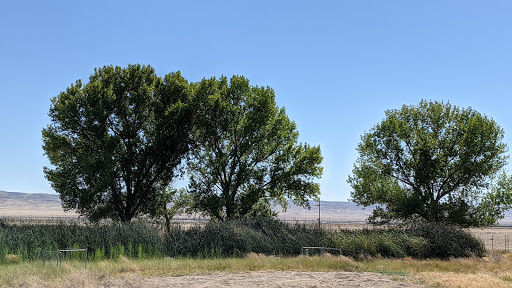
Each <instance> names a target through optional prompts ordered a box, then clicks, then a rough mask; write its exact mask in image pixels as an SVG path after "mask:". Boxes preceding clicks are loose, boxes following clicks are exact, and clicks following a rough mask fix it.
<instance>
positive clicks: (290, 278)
mask: <svg viewBox="0 0 512 288" xmlns="http://www.w3.org/2000/svg"><path fill="white" fill-rule="evenodd" d="M404 281H405V278H400V277H399V276H386V275H382V274H377V273H355V272H274V271H264V272H247V273H224V272H217V273H213V274H211V275H191V276H179V277H151V278H143V277H140V276H137V275H133V276H131V277H127V278H112V279H108V280H105V281H103V282H101V283H99V284H100V285H101V286H103V287H173V288H174V287H176V288H181V287H183V288H185V287H194V288H200V287H218V288H230V287H246V288H248V287H262V286H265V287H266V288H271V287H272V288H273V287H346V288H355V287H368V288H377V287H389V288H413V287H424V286H419V285H414V284H411V283H407V282H404Z"/></svg>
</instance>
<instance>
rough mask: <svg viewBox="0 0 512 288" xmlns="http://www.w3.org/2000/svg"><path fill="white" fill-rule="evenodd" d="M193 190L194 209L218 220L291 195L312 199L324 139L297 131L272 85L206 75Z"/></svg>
mask: <svg viewBox="0 0 512 288" xmlns="http://www.w3.org/2000/svg"><path fill="white" fill-rule="evenodd" d="M194 86H195V88H194V93H195V96H196V97H197V99H198V101H200V103H201V108H200V112H199V117H198V118H199V120H198V129H197V131H196V133H195V139H196V145H197V147H196V148H195V149H194V151H193V153H192V159H191V161H190V163H189V170H188V171H189V175H190V185H189V191H190V192H191V194H192V195H193V201H194V205H195V208H196V209H199V210H200V211H202V212H203V213H205V214H207V215H209V216H210V217H213V218H215V219H218V220H226V219H232V218H238V217H243V216H245V215H248V214H264V215H269V214H273V212H272V205H273V204H279V205H281V206H282V207H285V208H286V206H287V200H288V199H292V200H293V201H294V202H295V204H298V205H301V206H305V207H309V202H308V199H317V197H318V195H319V185H318V183H315V182H314V180H315V179H317V178H319V177H320V175H321V172H322V168H321V167H320V164H321V161H322V156H321V154H320V147H318V146H316V147H312V146H310V145H307V144H301V143H298V135H299V134H298V132H297V129H296V125H295V123H294V122H293V121H290V119H288V117H287V115H286V113H285V110H284V108H279V107H277V105H276V103H275V95H274V91H273V90H272V89H271V88H268V87H266V88H265V87H255V86H251V85H250V84H249V80H247V79H246V78H244V77H240V76H233V77H232V78H231V79H230V81H228V79H227V78H226V77H221V78H220V79H216V78H211V79H203V80H202V81H201V82H199V83H195V85H194Z"/></svg>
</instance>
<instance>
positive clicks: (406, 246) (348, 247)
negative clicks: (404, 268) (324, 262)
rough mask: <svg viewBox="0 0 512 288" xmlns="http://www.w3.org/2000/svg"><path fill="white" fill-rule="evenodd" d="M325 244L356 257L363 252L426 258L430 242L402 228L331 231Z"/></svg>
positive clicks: (378, 255) (391, 256)
mask: <svg viewBox="0 0 512 288" xmlns="http://www.w3.org/2000/svg"><path fill="white" fill-rule="evenodd" d="M324 246H329V247H336V248H339V249H341V251H342V254H343V255H345V256H350V257H354V258H356V257H358V255H360V254H361V253H363V254H364V253H366V254H367V255H371V256H373V257H390V258H403V257H407V256H410V257H415V258H424V257H425V256H426V253H427V251H428V246H429V243H428V242H427V241H426V240H425V239H423V238H421V237H416V236H411V235H409V234H407V233H406V232H405V231H403V230H400V229H362V230H341V231H338V232H336V233H331V234H329V235H328V236H327V237H326V239H325V242H324Z"/></svg>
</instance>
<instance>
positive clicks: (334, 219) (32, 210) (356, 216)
mask: <svg viewBox="0 0 512 288" xmlns="http://www.w3.org/2000/svg"><path fill="white" fill-rule="evenodd" d="M372 210H373V209H372V207H369V208H366V209H364V208H362V207H361V206H358V205H357V204H355V203H353V202H341V201H340V202H339V201H321V202H320V218H321V221H322V223H342V224H364V223H365V220H366V218H368V216H369V215H370V214H371V212H372ZM0 217H33V218H75V217H78V215H77V214H75V213H73V212H64V211H63V209H62V206H61V202H60V199H59V196H58V195H57V194H44V193H20V192H6V191H1V190H0ZM177 218H178V219H185V217H180V216H178V217H177ZM279 218H280V219H282V220H285V221H299V222H313V223H314V222H317V221H318V203H316V202H311V210H308V209H304V208H301V207H297V206H295V205H293V204H290V205H289V207H288V209H287V210H286V211H285V212H280V213H279ZM500 225H505V226H511V225H512V211H507V212H506V213H505V219H503V220H502V221H501V222H500Z"/></svg>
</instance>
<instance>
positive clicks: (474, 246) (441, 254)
mask: <svg viewBox="0 0 512 288" xmlns="http://www.w3.org/2000/svg"><path fill="white" fill-rule="evenodd" d="M406 232H407V234H409V235H414V236H417V237H421V238H423V239H426V240H427V241H428V243H429V244H430V247H429V251H428V254H427V255H426V257H428V258H443V259H446V258H449V257H470V256H473V255H476V256H478V257H482V256H483V254H484V253H485V246H484V244H483V243H482V241H480V240H478V239H477V238H475V237H474V236H473V235H471V234H470V233H469V232H468V231H465V230H464V229H461V228H459V227H456V226H453V225H449V224H439V223H428V222H424V221H420V222H414V223H413V224H410V226H409V227H408V228H407V229H406Z"/></svg>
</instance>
